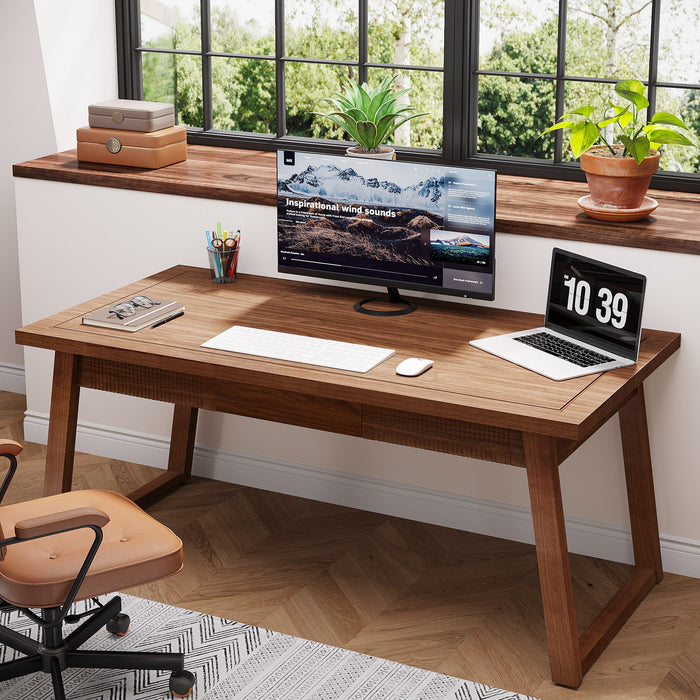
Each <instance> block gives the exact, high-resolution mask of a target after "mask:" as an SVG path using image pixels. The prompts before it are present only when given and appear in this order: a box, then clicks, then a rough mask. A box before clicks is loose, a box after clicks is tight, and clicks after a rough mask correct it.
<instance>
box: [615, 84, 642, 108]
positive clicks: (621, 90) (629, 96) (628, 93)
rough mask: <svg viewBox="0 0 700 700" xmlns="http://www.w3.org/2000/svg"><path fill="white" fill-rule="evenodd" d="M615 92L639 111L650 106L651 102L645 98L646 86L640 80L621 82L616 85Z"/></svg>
mask: <svg viewBox="0 0 700 700" xmlns="http://www.w3.org/2000/svg"><path fill="white" fill-rule="evenodd" d="M615 92H616V93H617V94H618V95H619V96H620V97H624V98H625V99H626V100H627V101H628V102H631V103H632V104H633V105H634V106H635V107H636V108H637V109H646V108H647V107H648V106H649V100H647V98H646V97H644V84H643V83H641V82H640V81H639V80H621V81H620V82H619V83H616V84H615Z"/></svg>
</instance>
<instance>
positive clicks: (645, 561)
mask: <svg viewBox="0 0 700 700" xmlns="http://www.w3.org/2000/svg"><path fill="white" fill-rule="evenodd" d="M620 434H621V437H622V454H623V457H624V460H625V477H626V479H627V499H628V501H629V511H630V523H631V526H632V542H633V545H634V561H635V564H636V565H637V566H639V567H643V568H647V569H652V570H653V571H654V574H655V576H656V581H657V583H658V582H659V581H661V578H662V577H663V568H662V565H661V544H660V541H659V524H658V520H657V517H656V498H655V496H654V477H653V474H652V469H651V451H650V449H649V431H648V428H647V414H646V409H645V405H644V391H643V388H642V386H639V387H638V388H637V390H636V391H635V392H634V394H632V396H631V397H630V399H629V400H628V401H627V403H626V404H625V405H624V406H622V408H621V409H620Z"/></svg>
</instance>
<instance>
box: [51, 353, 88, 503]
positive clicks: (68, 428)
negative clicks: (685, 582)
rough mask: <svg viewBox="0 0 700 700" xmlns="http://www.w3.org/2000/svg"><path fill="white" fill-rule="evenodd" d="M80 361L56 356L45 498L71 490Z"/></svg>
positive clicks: (76, 358)
mask: <svg viewBox="0 0 700 700" xmlns="http://www.w3.org/2000/svg"><path fill="white" fill-rule="evenodd" d="M78 362H79V358H78V357H77V356H76V355H72V354H69V353H65V352H57V353H56V354H55V357H54V362H53V385H52V388H51V409H50V415H49V436H48V440H47V443H46V468H45V473H44V496H53V495H54V494H56V493H62V492H64V491H70V488H71V482H72V480H73V458H74V457H75V433H76V428H77V424H78V400H79V398H80V386H79V385H78Z"/></svg>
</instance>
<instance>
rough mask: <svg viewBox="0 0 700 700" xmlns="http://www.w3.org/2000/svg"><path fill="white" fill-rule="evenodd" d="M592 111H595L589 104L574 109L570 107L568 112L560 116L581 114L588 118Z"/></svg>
mask: <svg viewBox="0 0 700 700" xmlns="http://www.w3.org/2000/svg"><path fill="white" fill-rule="evenodd" d="M593 112H595V107H593V106H591V105H584V106H583V107H577V108H576V109H572V110H571V111H570V112H567V113H566V114H564V115H562V117H561V118H562V119H563V118H564V117H568V116H570V115H572V114H581V115H583V116H584V117H586V118H588V117H590V116H591V114H593Z"/></svg>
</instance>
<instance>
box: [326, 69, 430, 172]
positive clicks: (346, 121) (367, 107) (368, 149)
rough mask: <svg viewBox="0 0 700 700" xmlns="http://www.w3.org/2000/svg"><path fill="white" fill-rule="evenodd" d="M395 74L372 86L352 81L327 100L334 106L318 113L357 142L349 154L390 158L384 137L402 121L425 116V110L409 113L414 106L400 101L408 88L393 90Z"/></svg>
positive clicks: (389, 150) (392, 153)
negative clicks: (329, 109)
mask: <svg viewBox="0 0 700 700" xmlns="http://www.w3.org/2000/svg"><path fill="white" fill-rule="evenodd" d="M396 77H397V76H393V77H386V78H384V79H383V80H382V81H381V82H380V83H379V85H377V86H376V87H374V88H371V87H369V85H368V84H367V83H362V85H360V84H359V83H357V82H355V81H354V80H351V81H349V83H348V84H347V85H346V86H345V87H344V92H343V94H341V93H335V95H334V96H333V97H329V98H328V99H327V100H326V101H327V102H330V104H331V105H332V106H333V109H332V110H331V111H330V112H327V113H320V114H321V116H323V117H326V118H327V119H330V120H331V121H332V122H334V123H335V124H337V125H338V126H340V127H341V128H342V129H344V130H345V131H346V132H347V133H348V135H349V136H350V138H351V139H352V140H353V141H356V142H357V146H351V147H350V148H348V149H347V151H346V152H347V153H348V155H353V156H365V157H366V156H370V157H375V158H387V159H392V158H393V157H394V149H393V148H391V147H389V146H386V145H384V142H385V141H386V140H387V138H389V136H391V134H393V133H394V132H395V131H396V130H397V129H398V128H399V127H400V126H401V125H402V124H405V123H406V122H408V121H410V120H411V119H417V118H418V117H424V116H426V115H427V113H426V112H421V113H416V114H412V112H414V108H413V107H411V106H410V105H407V104H403V103H401V102H399V98H400V97H402V96H403V95H405V94H406V93H407V92H408V88H405V89H403V90H395V89H394V87H393V83H394V81H395V80H396Z"/></svg>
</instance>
